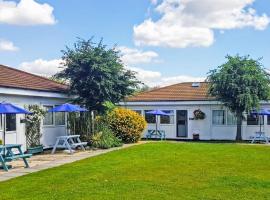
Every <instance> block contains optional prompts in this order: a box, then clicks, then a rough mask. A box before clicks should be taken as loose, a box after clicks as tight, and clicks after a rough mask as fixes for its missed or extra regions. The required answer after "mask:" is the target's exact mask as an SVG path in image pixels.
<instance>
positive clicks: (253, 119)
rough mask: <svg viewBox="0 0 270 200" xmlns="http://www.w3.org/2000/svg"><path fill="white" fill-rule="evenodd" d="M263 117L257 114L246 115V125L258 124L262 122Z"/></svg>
mask: <svg viewBox="0 0 270 200" xmlns="http://www.w3.org/2000/svg"><path fill="white" fill-rule="evenodd" d="M263 118H264V117H263V116H258V115H252V114H249V115H247V125H259V122H260V121H261V124H262V125H263V124H264V119H263Z"/></svg>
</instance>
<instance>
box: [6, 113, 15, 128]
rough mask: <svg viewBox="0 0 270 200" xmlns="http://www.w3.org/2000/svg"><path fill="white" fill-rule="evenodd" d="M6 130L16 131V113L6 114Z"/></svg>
mask: <svg viewBox="0 0 270 200" xmlns="http://www.w3.org/2000/svg"><path fill="white" fill-rule="evenodd" d="M6 130H7V131H16V114H6Z"/></svg>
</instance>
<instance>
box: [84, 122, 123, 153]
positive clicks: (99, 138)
mask: <svg viewBox="0 0 270 200" xmlns="http://www.w3.org/2000/svg"><path fill="white" fill-rule="evenodd" d="M89 143H90V146H92V147H95V148H101V149H109V148H112V147H119V146H122V145H123V144H122V141H121V140H120V139H119V138H117V137H116V136H115V135H114V134H113V132H112V130H111V129H110V128H109V127H108V125H107V124H104V123H99V124H98V125H97V127H96V130H95V133H94V134H93V135H92V136H91V137H90V141H89Z"/></svg>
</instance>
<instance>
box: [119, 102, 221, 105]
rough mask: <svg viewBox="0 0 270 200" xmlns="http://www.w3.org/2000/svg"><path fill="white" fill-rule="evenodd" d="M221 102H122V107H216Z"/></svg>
mask: <svg viewBox="0 0 270 200" xmlns="http://www.w3.org/2000/svg"><path fill="white" fill-rule="evenodd" d="M216 104H222V103H221V102H220V101H141V102H134V101H133V102H120V103H119V105H121V106H148V105H149V106H150V105H151V106H163V105H165V106H168V105H216Z"/></svg>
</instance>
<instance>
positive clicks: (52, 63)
mask: <svg viewBox="0 0 270 200" xmlns="http://www.w3.org/2000/svg"><path fill="white" fill-rule="evenodd" d="M61 63H62V60H61V59H54V60H43V59H37V60H34V61H31V62H23V63H21V64H20V65H19V69H20V70H23V71H27V72H30V73H34V74H38V75H43V76H52V75H54V74H56V73H57V72H59V71H61V70H62V69H63V68H61V67H62V66H61Z"/></svg>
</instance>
